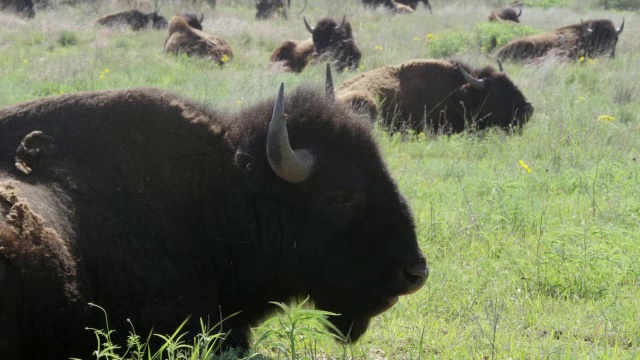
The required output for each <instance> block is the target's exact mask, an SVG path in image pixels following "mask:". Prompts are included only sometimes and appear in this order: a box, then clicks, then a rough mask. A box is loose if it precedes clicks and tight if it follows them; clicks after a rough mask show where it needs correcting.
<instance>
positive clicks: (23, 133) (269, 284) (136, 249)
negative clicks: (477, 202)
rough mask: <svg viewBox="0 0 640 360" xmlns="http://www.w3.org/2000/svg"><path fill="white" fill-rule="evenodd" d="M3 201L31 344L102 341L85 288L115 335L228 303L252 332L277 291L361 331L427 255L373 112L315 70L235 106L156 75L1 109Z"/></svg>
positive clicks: (9, 310)
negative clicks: (337, 92) (146, 84)
mask: <svg viewBox="0 0 640 360" xmlns="http://www.w3.org/2000/svg"><path fill="white" fill-rule="evenodd" d="M331 87H332V86H327V90H326V93H327V94H330V93H331V92H330V88H331ZM285 114H286V122H285ZM25 170H27V171H25ZM0 213H2V216H0V291H2V297H1V298H0V319H1V320H2V321H0V353H1V354H3V355H4V356H7V354H10V355H9V356H10V357H11V356H12V357H13V358H18V359H20V358H22V359H35V358H60V359H62V358H65V359H68V358H69V357H79V358H88V357H90V354H91V351H92V349H95V343H94V339H93V335H92V334H91V333H89V332H88V331H86V330H85V327H90V328H104V326H105V324H104V322H103V321H104V319H103V317H102V315H101V314H100V313H98V312H97V311H92V310H91V309H87V307H86V304H87V302H89V301H91V302H93V303H97V304H99V305H101V306H102V307H104V308H105V309H106V311H107V313H108V314H109V326H110V328H111V329H112V330H116V333H115V334H114V336H118V334H126V333H127V332H128V329H130V327H129V325H128V323H127V321H126V319H130V320H131V322H132V323H133V324H135V326H136V330H137V331H138V333H145V332H147V331H149V330H150V329H152V328H153V329H154V332H155V333H168V332H173V331H174V330H175V329H176V328H177V326H179V325H180V323H181V322H182V321H183V320H185V319H186V318H187V317H190V320H189V321H188V322H187V324H186V325H185V327H184V328H183V330H186V331H189V334H190V335H195V334H197V333H199V332H200V325H199V319H201V318H204V319H205V321H208V322H210V323H211V324H216V323H219V322H220V321H221V320H222V319H225V321H224V323H222V325H221V326H222V329H221V331H223V332H226V333H228V336H227V337H226V340H225V343H224V345H225V346H229V347H239V348H241V349H246V348H248V346H249V344H250V327H251V326H253V325H256V324H257V323H258V322H259V321H261V319H263V318H264V317H265V316H266V315H268V313H269V312H271V311H273V310H274V306H273V305H271V304H270V301H278V302H282V301H287V300H288V299H291V298H294V297H299V296H309V297H310V298H311V299H312V300H313V302H314V303H315V306H316V307H317V308H319V309H323V310H326V311H331V312H334V313H337V314H340V315H339V316H335V317H331V318H330V319H329V320H330V321H331V322H332V323H333V325H335V327H336V328H337V329H338V330H339V331H340V332H342V333H343V334H344V335H345V337H346V340H350V341H356V340H357V339H358V338H359V337H360V336H361V335H362V334H363V333H364V332H365V331H366V329H367V327H368V324H369V321H370V319H371V318H372V317H374V316H376V315H377V314H380V313H382V312H384V311H385V310H387V309H388V308H390V307H391V306H393V305H394V304H395V303H396V302H397V300H398V297H399V296H402V295H407V294H410V293H413V292H415V291H417V290H418V289H420V288H421V287H422V285H423V284H424V283H425V281H426V279H427V277H428V273H429V271H428V267H427V263H426V260H425V257H424V255H423V254H422V252H421V250H420V248H419V246H418V242H417V238H416V229H415V223H414V220H413V217H412V215H411V211H410V208H409V206H408V204H407V201H406V200H405V198H404V197H403V196H402V195H401V194H400V192H399V191H398V188H397V186H396V185H395V183H394V181H393V179H392V178H391V176H390V174H389V172H388V170H387V169H386V166H385V164H384V161H383V157H382V156H381V153H380V150H379V149H378V146H377V144H376V141H375V136H374V134H373V132H372V128H371V126H370V124H369V123H368V121H367V120H366V119H364V118H363V117H360V116H358V115H356V114H354V113H353V112H352V111H350V110H349V109H348V108H347V107H346V106H344V105H342V104H340V103H337V102H336V101H335V99H333V98H332V97H331V96H326V95H323V94H322V93H321V92H319V91H317V90H316V89H314V88H309V87H308V86H307V87H301V88H298V89H296V90H295V91H294V92H293V94H291V95H289V96H287V97H286V98H285V97H284V95H283V85H281V86H280V89H279V92H278V96H277V98H276V100H275V106H274V103H273V100H267V101H264V102H261V103H259V104H256V105H254V106H251V107H247V108H245V109H244V110H242V111H240V112H238V113H236V114H230V113H228V112H223V111H216V110H213V109H211V108H209V107H207V106H204V105H201V104H197V103H195V102H192V101H190V100H188V99H184V98H181V97H179V96H176V95H174V94H172V93H169V92H166V91H163V90H159V89H152V88H138V89H125V90H106V91H93V92H82V93H77V94H66V95H60V96H56V97H49V98H44V99H40V100H36V101H31V102H27V103H23V104H19V105H15V106H12V107H9V108H5V109H0Z"/></svg>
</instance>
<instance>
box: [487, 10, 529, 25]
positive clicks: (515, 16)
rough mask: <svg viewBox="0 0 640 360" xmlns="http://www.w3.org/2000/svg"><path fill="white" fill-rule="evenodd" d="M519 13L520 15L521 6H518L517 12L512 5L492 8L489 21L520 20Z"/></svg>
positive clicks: (517, 21) (516, 21)
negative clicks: (496, 8) (498, 8)
mask: <svg viewBox="0 0 640 360" xmlns="http://www.w3.org/2000/svg"><path fill="white" fill-rule="evenodd" d="M520 15H522V7H519V8H518V12H517V13H516V10H515V9H514V8H512V7H507V8H502V9H500V10H494V11H492V12H491V14H489V21H497V22H509V21H511V22H515V23H519V22H520Z"/></svg>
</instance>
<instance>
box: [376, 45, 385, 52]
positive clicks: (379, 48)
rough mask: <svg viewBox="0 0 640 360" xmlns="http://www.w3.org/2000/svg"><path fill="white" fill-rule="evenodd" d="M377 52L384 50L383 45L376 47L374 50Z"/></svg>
mask: <svg viewBox="0 0 640 360" xmlns="http://www.w3.org/2000/svg"><path fill="white" fill-rule="evenodd" d="M374 49H375V50H377V51H382V50H384V47H382V45H376V47H375V48H374Z"/></svg>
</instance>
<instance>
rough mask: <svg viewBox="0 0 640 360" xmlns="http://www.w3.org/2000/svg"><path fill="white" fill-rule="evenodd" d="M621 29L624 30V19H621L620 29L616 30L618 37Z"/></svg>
mask: <svg viewBox="0 0 640 360" xmlns="http://www.w3.org/2000/svg"><path fill="white" fill-rule="evenodd" d="M622 29H624V18H622V24H620V27H619V28H617V29H616V32H617V33H618V35H620V34H621V33H622Z"/></svg>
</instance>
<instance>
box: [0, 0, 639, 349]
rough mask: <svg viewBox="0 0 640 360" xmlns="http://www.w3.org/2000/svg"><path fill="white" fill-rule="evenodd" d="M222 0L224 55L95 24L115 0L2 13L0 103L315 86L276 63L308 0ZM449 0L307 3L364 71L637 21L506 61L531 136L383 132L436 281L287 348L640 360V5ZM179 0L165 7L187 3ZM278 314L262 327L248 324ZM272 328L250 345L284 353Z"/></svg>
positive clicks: (211, 28) (475, 55) (231, 99)
mask: <svg viewBox="0 0 640 360" xmlns="http://www.w3.org/2000/svg"><path fill="white" fill-rule="evenodd" d="M220 2H221V4H219V6H218V7H217V8H216V10H215V12H212V11H211V10H210V9H209V8H208V7H207V6H206V5H205V6H203V7H202V10H203V11H204V13H205V22H204V29H205V30H206V31H208V32H211V33H214V34H217V35H221V36H223V37H224V38H225V39H227V40H228V41H229V43H230V44H231V46H232V47H233V50H234V53H235V57H234V58H233V60H231V61H230V62H229V63H228V64H226V65H225V66H224V67H222V68H221V67H219V66H218V65H216V64H213V63H211V62H208V61H205V60H201V59H196V58H187V57H174V56H169V55H166V54H164V53H163V51H162V43H163V41H164V36H165V34H164V33H163V32H156V31H143V32H140V33H133V32H131V31H129V30H126V29H125V30H105V29H100V28H97V27H95V26H94V21H95V19H97V18H98V17H99V16H102V15H105V14H106V13H108V11H109V10H113V8H114V7H115V5H113V4H112V7H108V6H104V7H101V8H99V9H96V8H95V7H89V6H84V7H83V6H81V7H79V8H76V9H70V8H65V7H58V8H56V9H53V10H51V11H49V12H41V13H39V14H38V15H37V17H36V19H35V20H34V21H31V22H25V21H23V20H20V19H17V18H14V17H11V16H7V15H4V14H0V24H2V25H1V26H2V31H0V53H2V54H3V55H2V56H0V106H8V105H11V104H15V103H18V102H21V101H27V100H31V99H37V98H40V97H43V96H50V95H56V94H60V93H71V92H77V91H83V90H94V89H111V88H126V87H134V86H156V87H160V88H164V89H169V90H171V91H174V92H176V93H179V94H181V95H184V96H188V97H191V98H193V99H196V100H199V101H202V102H205V103H207V104H209V105H211V106H214V107H217V108H221V109H225V110H229V111H235V110H237V109H240V108H241V107H243V106H248V105H251V104H252V103H254V102H256V101H257V100H259V99H264V98H273V97H274V96H275V90H276V89H277V85H278V84H279V83H280V82H281V81H284V82H285V84H286V88H287V89H292V88H294V87H295V86H297V85H299V84H303V83H315V84H318V85H320V84H321V83H322V81H323V72H324V68H323V67H322V66H315V67H314V66H312V67H309V68H307V69H305V71H304V72H303V73H301V74H299V75H295V74H288V73H278V72H275V71H273V70H271V69H269V67H268V66H267V61H268V58H269V54H270V53H271V51H272V50H273V49H274V48H275V47H276V46H277V45H278V44H279V43H280V42H281V41H283V40H285V39H305V38H307V37H308V33H307V32H306V31H305V29H304V26H303V24H302V21H301V16H299V15H298V14H299V12H300V10H301V9H302V6H303V2H302V1H298V2H294V6H293V11H292V16H291V17H290V19H289V20H274V21H266V22H257V21H255V20H254V11H253V9H252V8H251V7H250V6H249V5H247V3H246V2H239V3H238V4H237V5H234V6H229V5H227V4H228V2H226V1H225V2H222V1H220ZM443 3H444V2H434V4H433V6H434V9H433V14H432V15H429V14H428V13H427V12H426V11H424V10H422V11H418V13H417V14H415V15H414V16H408V17H407V16H404V17H403V16H389V15H387V14H383V13H379V12H373V11H365V10H363V9H362V8H361V7H358V6H357V5H356V4H355V3H353V2H349V3H344V4H343V3H342V2H338V1H334V0H331V1H327V5H326V6H325V5H322V6H321V5H319V3H317V2H316V3H314V2H309V4H308V6H307V9H306V10H305V12H304V15H305V16H306V17H307V19H310V21H312V22H313V21H316V20H317V19H319V18H321V17H323V16H326V15H333V16H334V17H340V16H341V15H342V14H343V13H345V12H346V13H347V14H348V18H349V20H350V21H351V22H352V25H353V28H354V33H355V37H356V40H357V42H358V44H359V45H360V48H361V50H362V52H363V68H362V69H361V70H360V71H366V70H369V69H373V68H375V67H378V66H381V65H385V64H398V63H401V62H404V61H407V60H410V59H414V58H421V57H440V56H447V57H448V56H453V57H456V58H460V59H462V60H464V61H466V62H468V63H470V64H471V65H474V66H485V65H493V64H494V60H493V59H492V58H491V53H487V51H486V48H485V49H483V47H486V44H487V41H488V40H490V37H491V36H496V37H497V40H498V42H499V43H502V42H506V41H508V40H509V39H511V38H513V37H515V36H520V35H524V34H528V33H533V32H537V31H546V30H550V29H553V28H557V27H560V26H563V25H566V24H567V23H570V22H579V21H580V18H582V17H584V18H598V17H604V18H608V19H611V20H612V21H614V23H616V24H619V22H620V21H621V18H622V17H623V16H624V17H625V19H626V25H625V30H624V33H623V34H622V35H621V38H620V42H619V44H618V51H617V57H616V58H615V59H598V60H597V61H593V60H592V61H591V62H589V61H584V62H578V63H571V64H566V63H556V62H554V61H545V62H542V63H540V64H537V65H535V66H524V67H523V66H520V65H516V64H505V70H506V72H507V73H508V74H509V75H510V77H511V78H512V80H513V81H514V82H515V83H516V84H517V85H518V86H519V88H520V89H521V90H522V91H523V92H524V93H525V95H526V96H527V97H528V99H529V100H530V101H531V102H532V103H533V105H534V106H535V109H536V110H535V114H534V116H533V118H532V119H531V121H530V122H529V123H527V124H526V125H525V127H524V131H523V134H522V135H519V136H509V135H506V134H504V133H502V132H500V131H496V130H490V131H486V132H482V133H480V134H476V135H471V134H462V135H455V136H442V137H431V136H416V137H413V138H411V139H410V140H408V141H403V139H402V138H401V137H400V136H394V137H391V138H390V137H388V136H386V135H385V133H384V132H383V131H382V130H379V131H377V137H378V140H379V143H380V146H381V147H382V149H383V152H384V156H385V158H386V160H387V162H388V165H389V168H390V170H391V172H392V173H393V176H394V178H395V179H396V180H397V182H398V184H399V186H400V188H401V190H402V192H403V194H404V195H405V196H406V197H407V199H409V201H410V204H411V207H412V209H413V212H414V216H415V219H416V224H417V230H418V235H419V242H420V245H421V248H422V249H423V251H424V253H425V254H426V256H427V258H428V261H429V264H430V268H431V275H430V278H429V280H428V281H427V284H426V285H425V287H424V288H423V289H422V290H420V291H419V292H417V293H416V294H413V295H410V296H407V297H403V298H401V300H400V302H399V303H398V304H397V305H396V306H394V307H393V308H392V309H390V310H389V311H387V312H385V313H384V314H382V315H380V316H378V317H376V318H375V319H374V320H373V321H372V323H371V326H370V329H369V331H368V333H367V334H366V335H365V336H364V337H363V338H362V339H361V340H360V341H359V342H358V343H356V344H354V345H348V346H345V345H342V344H340V343H336V342H335V341H333V338H332V337H331V336H328V335H322V334H321V333H320V332H318V333H317V335H314V336H312V339H311V340H312V342H311V343H305V342H301V343H300V344H299V345H296V344H293V346H291V342H290V339H287V340H282V342H281V343H280V344H281V346H284V347H285V348H284V350H286V351H285V353H286V352H287V351H288V354H289V356H291V354H290V353H291V352H292V350H291V349H294V350H293V352H296V351H297V352H298V354H297V355H296V356H297V357H301V358H305V356H306V358H326V357H336V358H345V357H348V358H353V357H355V358H359V359H361V358H367V359H369V358H388V359H418V358H421V359H425V358H428V359H431V358H434V359H469V358H492V359H493V358H495V359H506V358H518V359H533V358H553V359H589V358H594V359H595V358H598V359H637V358H639V357H640V301H639V300H638V299H640V196H639V195H638V194H640V136H638V134H639V131H640V118H639V117H640V85H639V84H638V79H640V40H638V37H637V36H635V35H634V34H637V33H638V32H639V31H640V15H638V13H637V12H636V13H632V12H624V11H616V12H609V11H607V10H603V9H602V8H601V7H588V8H584V7H578V6H576V3H575V2H570V1H568V0H567V1H554V2H551V1H539V2H532V3H534V4H533V5H536V4H537V5H538V6H534V7H525V11H524V13H523V15H522V18H521V21H522V24H521V25H517V26H511V25H506V24H488V23H486V18H487V16H488V12H489V9H490V6H489V4H490V2H487V5H484V4H478V3H477V2H470V1H458V2H455V3H454V4H453V5H443ZM176 4H177V3H176ZM176 4H174V5H169V7H168V8H165V9H163V11H162V13H163V14H164V15H169V14H171V13H172V12H174V11H179V10H180V9H181V7H180V6H179V4H178V5H176ZM545 4H549V6H547V5H545ZM543 5H544V6H543ZM551 5H553V6H551ZM171 6H173V7H171ZM558 6H565V7H564V8H561V9H558ZM547 8H549V9H550V10H549V9H547ZM96 10H97V11H96ZM428 34H434V35H432V38H431V39H428V36H429V35H428ZM433 36H435V38H433ZM61 39H66V40H70V39H73V40H74V42H75V43H74V44H70V43H68V41H66V40H65V41H64V42H63V43H64V44H63V43H61V41H60V40H61ZM416 39H417V40H416ZM107 69H108V71H107ZM350 76H353V74H335V75H334V80H335V81H336V82H337V83H339V82H341V81H342V80H344V79H346V78H348V77H350ZM602 115H608V116H610V117H612V118H613V121H607V119H608V118H607V117H602ZM599 118H600V120H599ZM520 161H522V162H523V163H524V164H526V165H527V167H528V168H529V169H530V170H531V171H530V172H528V171H527V170H526V169H525V167H523V165H521V163H520ZM283 306H284V305H283ZM280 316H283V315H282V314H281V315H280ZM272 319H276V318H272ZM314 321H315V320H314ZM274 322H275V320H271V321H270V322H269V323H268V324H272V325H273V324H274ZM134 325H135V324H134ZM300 326H303V328H304V326H306V325H300ZM270 329H271V330H273V329H274V328H273V327H269V326H263V327H259V328H256V329H255V338H256V339H258V338H260V337H262V336H264V334H266V332H267V331H270ZM276 329H278V328H277V327H276ZM289 329H291V328H289ZM281 330H282V329H281ZM176 336H177V335H176ZM272 339H273V338H272ZM283 339H284V337H283ZM274 343H275V344H276V345H277V344H278V341H277V340H275V342H274V341H271V342H262V343H261V344H260V345H259V346H257V347H255V348H254V349H252V350H253V352H257V353H261V354H263V355H267V356H271V357H274V358H277V357H278V356H281V355H278V354H279V353H278V351H277V350H274V348H277V346H274ZM265 344H268V345H265ZM305 344H307V345H308V344H312V345H308V346H312V348H308V347H305V346H307V345H305ZM121 346H122V345H121ZM301 346H302V347H301ZM295 349H298V350H295ZM309 349H312V350H309ZM281 353H282V352H281ZM281 353H280V354H281Z"/></svg>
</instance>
